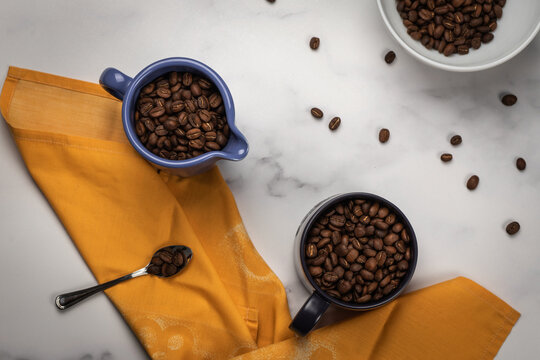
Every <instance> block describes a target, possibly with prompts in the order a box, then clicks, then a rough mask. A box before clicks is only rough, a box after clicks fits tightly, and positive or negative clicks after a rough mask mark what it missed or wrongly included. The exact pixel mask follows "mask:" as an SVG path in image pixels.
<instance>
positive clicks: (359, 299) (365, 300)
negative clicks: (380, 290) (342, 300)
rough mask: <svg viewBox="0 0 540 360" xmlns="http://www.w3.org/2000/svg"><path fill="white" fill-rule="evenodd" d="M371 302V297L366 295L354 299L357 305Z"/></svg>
mask: <svg viewBox="0 0 540 360" xmlns="http://www.w3.org/2000/svg"><path fill="white" fill-rule="evenodd" d="M370 300H371V295H370V294H366V295H364V296H362V297H359V298H358V299H356V300H355V301H356V302H357V303H359V304H362V303H365V302H368V301H370Z"/></svg>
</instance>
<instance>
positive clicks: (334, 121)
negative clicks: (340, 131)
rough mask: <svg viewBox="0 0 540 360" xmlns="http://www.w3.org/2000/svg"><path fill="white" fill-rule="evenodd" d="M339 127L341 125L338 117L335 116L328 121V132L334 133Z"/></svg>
mask: <svg viewBox="0 0 540 360" xmlns="http://www.w3.org/2000/svg"><path fill="white" fill-rule="evenodd" d="M339 125H341V119H340V118H339V116H336V117H334V118H333V119H332V120H330V123H329V124H328V127H329V128H330V130H332V131H336V130H337V128H338V127H339Z"/></svg>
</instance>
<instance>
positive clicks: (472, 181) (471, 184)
mask: <svg viewBox="0 0 540 360" xmlns="http://www.w3.org/2000/svg"><path fill="white" fill-rule="evenodd" d="M479 182H480V178H479V177H478V176H476V175H473V176H471V177H470V178H469V180H467V189H469V190H474V189H476V188H477V187H478V183H479Z"/></svg>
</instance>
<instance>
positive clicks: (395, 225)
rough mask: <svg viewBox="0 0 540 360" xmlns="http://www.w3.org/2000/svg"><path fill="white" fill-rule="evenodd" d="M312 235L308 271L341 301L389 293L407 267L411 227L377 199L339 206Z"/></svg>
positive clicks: (307, 251)
mask: <svg viewBox="0 0 540 360" xmlns="http://www.w3.org/2000/svg"><path fill="white" fill-rule="evenodd" d="M390 224H391V225H390ZM377 232H380V233H377ZM309 234H310V236H309V238H308V239H307V242H306V246H305V249H304V254H305V259H306V263H307V265H308V271H309V274H310V275H311V276H312V278H313V279H314V281H315V283H316V284H317V285H319V286H320V287H321V288H322V290H323V291H325V292H326V293H327V294H328V295H330V296H332V297H335V298H338V299H341V300H342V301H345V302H355V303H365V302H369V301H372V300H378V299H381V298H383V297H384V296H387V295H390V294H391V293H393V291H394V290H395V289H397V288H398V286H399V284H400V282H401V279H402V278H403V277H404V276H405V275H406V274H407V272H408V270H409V261H410V259H411V248H410V246H409V242H410V238H409V235H408V230H407V229H406V228H405V227H404V226H403V223H402V222H401V221H400V219H399V218H398V217H397V215H396V214H395V213H393V212H392V210H390V209H389V208H388V207H386V206H383V205H382V204H380V203H379V202H376V201H373V202H372V201H366V200H363V199H357V200H350V201H346V202H343V203H339V204H336V205H334V206H332V207H331V208H329V209H327V210H326V212H325V213H324V214H323V215H321V216H320V217H319V218H318V219H317V220H316V222H315V224H314V225H313V226H312V228H311V229H310V230H309Z"/></svg>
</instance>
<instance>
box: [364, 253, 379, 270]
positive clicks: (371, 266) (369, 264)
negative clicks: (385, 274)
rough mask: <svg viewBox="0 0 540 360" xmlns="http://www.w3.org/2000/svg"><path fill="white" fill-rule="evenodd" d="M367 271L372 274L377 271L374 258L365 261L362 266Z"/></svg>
mask: <svg viewBox="0 0 540 360" xmlns="http://www.w3.org/2000/svg"><path fill="white" fill-rule="evenodd" d="M364 266H365V268H366V270H367V271H370V272H374V271H375V270H377V260H376V259H375V258H374V257H370V258H369V259H367V261H366V264H365V265H364Z"/></svg>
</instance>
